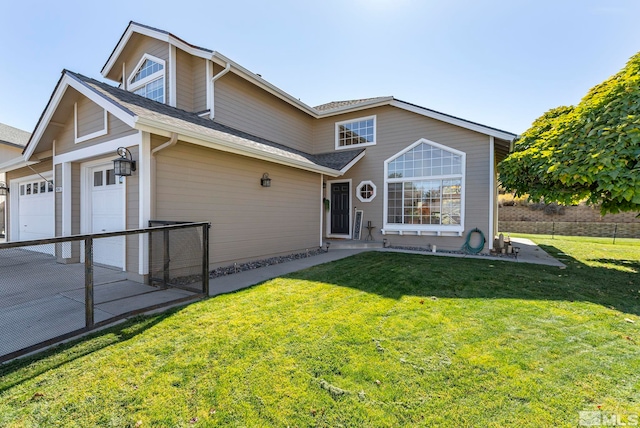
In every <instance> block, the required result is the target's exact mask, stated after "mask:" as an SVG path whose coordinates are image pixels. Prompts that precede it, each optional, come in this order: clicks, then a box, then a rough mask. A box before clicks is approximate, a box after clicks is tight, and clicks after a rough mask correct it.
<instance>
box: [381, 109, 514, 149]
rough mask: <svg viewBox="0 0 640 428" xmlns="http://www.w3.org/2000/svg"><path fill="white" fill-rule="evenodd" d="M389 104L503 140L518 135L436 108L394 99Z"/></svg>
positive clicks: (510, 139) (509, 139) (511, 138)
mask: <svg viewBox="0 0 640 428" xmlns="http://www.w3.org/2000/svg"><path fill="white" fill-rule="evenodd" d="M389 105H391V106H392V107H397V108H401V109H403V110H407V111H410V112H413V113H416V114H420V115H422V116H426V117H430V118H432V119H436V120H439V121H441V122H445V123H449V124H452V125H456V126H459V127H461V128H465V129H468V130H471V131H475V132H479V133H481V134H485V135H489V136H492V137H495V138H500V139H502V140H507V141H513V140H514V139H515V138H516V137H517V135H516V134H512V133H511V132H507V131H502V130H500V129H495V128H491V127H489V126H485V125H481V124H479V123H475V122H470V121H468V120H464V119H460V118H457V117H454V116H450V115H448V114H444V113H439V112H437V111H435V110H431V109H427V108H425V107H420V106H416V105H414V104H410V103H407V102H405V101H400V100H396V99H394V100H393V101H392V102H390V103H389Z"/></svg>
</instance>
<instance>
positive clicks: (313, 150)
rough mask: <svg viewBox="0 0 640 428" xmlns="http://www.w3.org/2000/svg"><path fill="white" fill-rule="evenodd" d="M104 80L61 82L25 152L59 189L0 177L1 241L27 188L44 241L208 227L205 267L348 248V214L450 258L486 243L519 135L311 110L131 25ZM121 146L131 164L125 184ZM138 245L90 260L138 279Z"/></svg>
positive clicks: (345, 107)
mask: <svg viewBox="0 0 640 428" xmlns="http://www.w3.org/2000/svg"><path fill="white" fill-rule="evenodd" d="M102 75H103V76H104V77H105V78H106V79H108V80H111V81H114V82H116V83H117V84H118V87H115V86H112V85H109V84H106V83H102V82H99V81H97V80H94V79H91V78H88V77H85V76H82V75H79V74H77V73H73V72H71V71H67V70H64V71H63V72H62V77H61V78H60V81H59V82H58V84H57V86H56V88H55V89H54V91H53V94H52V95H51V99H50V101H49V103H48V105H47V106H46V108H45V110H44V112H43V113H42V116H41V118H40V120H39V122H38V124H37V126H36V128H35V130H34V133H33V136H32V137H31V140H30V141H29V144H28V145H27V147H26V149H25V151H24V161H28V162H35V163H34V164H33V165H31V168H33V170H36V171H37V172H38V173H40V174H41V175H42V176H44V177H45V178H51V179H53V183H55V184H53V185H49V184H46V182H45V181H41V180H42V179H41V178H40V176H38V175H35V174H34V172H33V170H32V169H29V168H24V167H23V168H17V169H13V170H11V171H9V172H8V173H7V177H8V180H9V183H10V186H11V195H12V196H11V198H12V199H11V227H10V239H12V240H13V239H22V238H23V236H22V235H21V231H20V230H19V228H18V227H17V226H16V224H15V223H16V222H15V221H14V219H16V218H18V219H19V218H20V216H21V215H23V211H22V210H21V209H20V207H21V205H22V204H23V202H24V201H23V200H22V198H24V199H26V196H27V193H28V192H29V185H31V189H32V190H31V196H33V189H38V190H37V191H38V194H39V195H43V194H44V195H46V196H47V197H49V198H50V201H49V202H47V203H49V204H50V205H51V206H47V207H45V206H44V205H43V206H42V210H43V211H44V210H45V209H48V210H50V211H48V212H50V213H51V214H50V215H51V217H52V220H51V222H50V223H47V224H51V230H49V231H47V233H43V236H45V235H56V236H66V235H72V234H78V233H87V232H99V231H102V230H117V229H125V228H127V229H128V228H138V227H145V226H147V224H148V221H149V220H150V219H157V220H175V221H178V220H179V221H210V222H211V223H212V229H211V240H210V242H211V244H210V245H211V247H210V254H211V258H210V265H211V267H217V266H221V265H226V264H229V263H233V262H240V261H247V260H252V259H260V258H264V257H268V256H273V255H278V254H288V253H292V252H296V251H304V250H305V249H309V248H315V247H318V246H320V245H322V243H323V240H324V239H325V238H328V237H330V238H346V239H349V238H352V237H353V236H354V230H353V228H354V211H355V209H356V208H357V209H358V210H362V211H363V216H362V222H363V224H364V225H367V222H369V221H371V224H372V225H373V226H375V229H374V230H373V238H374V239H376V240H382V239H383V238H385V237H386V238H387V239H388V240H389V242H390V243H391V244H394V245H411V246H415V245H427V244H434V245H437V246H438V247H439V248H451V249H454V248H460V247H461V246H462V244H463V243H464V240H465V236H466V234H467V233H468V232H469V231H470V230H472V229H474V228H479V229H480V230H482V231H483V233H484V234H485V235H486V236H487V237H490V236H492V235H493V231H494V230H496V225H497V205H496V203H497V197H496V194H497V189H496V172H495V165H496V163H497V161H499V160H500V159H502V158H503V157H504V156H505V155H506V153H507V152H508V151H509V146H510V143H511V141H512V140H513V139H514V138H515V136H516V135H515V134H512V133H509V132H505V131H501V130H498V129H495V128H491V127H488V126H484V125H480V124H477V123H474V122H470V121H467V120H463V119H460V118H457V117H453V116H449V115H446V114H443V113H439V112H436V111H433V110H430V109H427V108H424V107H420V106H417V105H414V104H410V103H407V102H404V101H400V100H397V99H395V98H393V97H379V98H370V99H362V100H352V101H344V102H332V103H329V104H325V105H322V106H318V107H315V108H314V107H310V106H308V105H306V104H304V103H302V102H300V101H299V100H298V99H296V98H294V97H292V96H291V95H289V94H287V93H285V92H283V91H282V90H281V89H279V88H276V87H275V86H273V85H272V84H270V83H269V82H267V81H266V80H264V79H262V78H261V77H260V76H259V75H257V74H254V73H251V72H249V71H248V70H246V69H245V68H243V67H242V66H240V65H238V64H236V63H235V62H233V61H231V60H230V59H228V58H226V57H225V56H223V55H221V54H220V53H218V52H215V51H211V50H208V49H204V48H200V47H197V46H193V45H191V44H189V43H187V42H185V41H183V40H181V39H179V38H178V37H176V36H174V35H172V34H170V33H168V32H166V31H162V30H158V29H155V28H151V27H148V26H145V25H141V24H137V23H134V22H131V23H130V24H129V26H128V27H127V29H126V31H125V32H124V34H123V35H122V37H121V39H120V41H119V42H118V44H117V45H116V47H115V48H114V50H113V52H112V53H111V55H110V56H109V58H108V59H107V62H106V64H105V65H104V67H103V69H102ZM119 147H126V148H128V149H129V150H130V152H131V154H132V157H133V159H134V160H135V161H136V163H137V169H136V171H135V172H134V173H133V175H131V176H129V177H126V178H125V179H124V180H122V182H121V180H119V179H118V178H117V177H116V176H115V175H114V170H113V160H114V158H116V157H117V155H116V150H117V149H118V148H119ZM265 174H267V175H268V178H269V179H270V180H271V186H270V187H263V186H262V185H261V182H262V180H261V179H262V178H263V175H265ZM264 178H267V177H266V176H265V177H264ZM34 186H35V187H34ZM14 195H15V198H14ZM325 198H326V199H329V200H330V201H331V202H330V204H328V205H329V206H328V207H327V204H325V203H324V202H323V200H324V199H325ZM105 201H108V203H105ZM43 204H44V202H43ZM327 208H328V209H327ZM20 223H21V222H18V224H20ZM365 236H366V230H364V229H363V232H362V238H364V237H365ZM138 244H139V241H135V242H134V240H129V241H127V243H126V244H125V243H124V241H122V244H121V248H119V249H118V251H115V252H112V254H114V255H115V256H114V257H111V258H109V259H104V260H98V261H101V262H103V263H106V264H110V265H114V266H118V267H122V268H123V269H125V270H126V271H127V272H129V273H130V274H131V275H132V276H137V277H144V275H146V273H147V272H146V266H147V264H146V262H145V259H146V257H147V254H146V252H145V251H144V249H140V250H139V248H138ZM488 245H489V246H490V245H492V240H491V239H488ZM125 247H126V248H125ZM142 247H144V245H142ZM488 248H489V247H486V250H488ZM124 254H126V256H124ZM120 255H121V256H120ZM57 256H58V258H59V259H61V261H64V260H62V259H63V258H64V257H65V256H63V255H62V254H58V255H57ZM66 257H71V258H73V257H74V256H69V255H67V256H66Z"/></svg>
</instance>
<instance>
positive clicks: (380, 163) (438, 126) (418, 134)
mask: <svg viewBox="0 0 640 428" xmlns="http://www.w3.org/2000/svg"><path fill="white" fill-rule="evenodd" d="M373 114H375V115H376V120H377V136H376V141H377V143H376V145H374V146H369V147H367V148H366V155H365V157H364V158H363V159H362V160H360V161H359V162H358V163H357V164H356V165H355V166H354V167H353V168H351V169H350V170H349V171H348V172H347V173H346V174H345V176H344V177H343V178H344V179H348V178H351V179H352V180H353V183H352V184H353V187H352V192H353V198H352V203H353V206H355V207H356V208H357V209H362V210H363V211H364V212H363V224H364V225H365V226H366V225H367V221H369V220H370V221H371V222H372V225H373V226H375V227H376V229H375V230H374V231H373V232H372V235H373V238H374V239H376V240H382V239H383V238H387V239H388V240H389V242H391V243H392V244H394V245H412V246H413V245H421V246H426V245H429V244H435V245H439V246H441V247H442V248H447V247H448V249H457V248H460V246H462V244H463V243H464V239H465V237H464V236H463V237H433V236H398V235H386V236H383V235H382V234H381V233H380V229H381V228H382V226H383V221H384V216H385V213H384V212H383V203H384V191H385V189H384V185H385V184H384V161H385V160H386V159H388V158H390V157H392V156H394V155H395V154H397V153H398V152H400V151H401V150H403V149H405V148H406V147H408V146H410V145H411V144H413V143H415V142H416V141H418V140H419V139H421V138H426V139H428V140H431V141H433V142H436V143H439V144H443V145H445V146H448V147H451V148H453V149H456V150H460V151H463V152H465V153H466V178H465V180H466V188H465V214H466V215H465V236H466V233H467V231H469V230H472V229H473V228H475V227H478V228H479V229H480V230H482V231H483V232H484V233H485V235H488V232H489V188H488V186H489V137H488V136H486V135H482V134H479V133H476V132H473V131H469V130H466V129H464V128H460V127H457V126H454V125H450V124H446V123H444V122H440V121H437V120H434V119H430V118H427V117H423V116H420V115H417V114H415V113H411V112H407V111H404V110H401V109H397V108H395V107H380V108H376V109H372V110H368V111H366V112H364V113H363V112H356V113H350V114H347V115H342V116H337V117H331V118H326V119H320V120H318V121H316V123H315V125H314V152H315V153H322V152H332V151H334V150H335V123H336V122H338V121H342V120H350V119H357V118H360V117H365V116H370V115H373ZM329 180H331V179H329ZM338 180H339V179H338ZM366 180H371V181H373V182H374V184H375V185H376V187H377V196H376V198H375V199H374V200H373V201H371V202H360V200H359V199H358V198H357V197H356V195H355V192H356V191H357V186H358V184H359V183H360V182H361V181H366ZM327 188H328V189H329V186H327ZM325 217H326V215H325ZM367 233H368V232H367V230H366V228H364V227H363V230H362V237H363V238H364V237H366V236H367ZM487 239H488V237H487Z"/></svg>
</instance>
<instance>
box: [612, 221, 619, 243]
mask: <svg viewBox="0 0 640 428" xmlns="http://www.w3.org/2000/svg"><path fill="white" fill-rule="evenodd" d="M617 234H618V223H616V226H615V227H614V228H613V245H615V244H616V235H617Z"/></svg>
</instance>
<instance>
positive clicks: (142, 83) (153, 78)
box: [127, 53, 167, 103]
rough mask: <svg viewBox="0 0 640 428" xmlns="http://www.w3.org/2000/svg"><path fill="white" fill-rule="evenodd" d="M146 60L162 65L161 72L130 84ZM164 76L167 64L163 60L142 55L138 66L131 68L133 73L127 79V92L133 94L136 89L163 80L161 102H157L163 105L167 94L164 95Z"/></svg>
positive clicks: (165, 84) (146, 54) (165, 88)
mask: <svg viewBox="0 0 640 428" xmlns="http://www.w3.org/2000/svg"><path fill="white" fill-rule="evenodd" d="M146 60H150V61H153V62H157V63H158V64H160V65H162V70H160V71H156V72H155V73H153V74H150V75H148V76H147V77H145V78H143V79H140V80H138V81H137V82H132V81H133V78H134V77H135V76H136V74H138V72H139V71H140V68H141V67H142V65H143V64H144V62H145V61H146ZM166 75H167V62H166V61H165V60H163V59H161V58H158V57H155V56H153V55H149V54H148V53H145V54H144V55H142V58H140V61H138V64H137V65H136V66H135V67H134V68H133V71H132V72H131V74H130V75H129V77H128V78H127V90H128V91H129V92H135V91H137V90H138V89H140V88H142V87H143V86H146V85H148V84H149V83H151V82H154V81H156V80H158V79H163V80H162V84H163V85H164V90H163V91H162V101H159V102H162V103H164V102H165V100H166V99H167V94H166V92H167V83H166V82H167V80H166ZM145 98H146V97H145Z"/></svg>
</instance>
